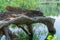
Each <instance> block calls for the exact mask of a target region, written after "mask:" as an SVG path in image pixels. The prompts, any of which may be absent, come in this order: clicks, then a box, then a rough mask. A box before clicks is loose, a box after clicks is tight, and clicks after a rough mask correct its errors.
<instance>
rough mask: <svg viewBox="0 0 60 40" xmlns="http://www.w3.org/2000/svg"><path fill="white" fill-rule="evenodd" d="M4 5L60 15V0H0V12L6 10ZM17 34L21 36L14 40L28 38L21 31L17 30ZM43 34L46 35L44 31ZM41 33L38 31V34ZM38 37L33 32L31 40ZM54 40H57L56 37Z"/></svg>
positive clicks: (35, 39) (36, 39)
mask: <svg viewBox="0 0 60 40" xmlns="http://www.w3.org/2000/svg"><path fill="white" fill-rule="evenodd" d="M6 6H15V7H20V8H24V9H31V10H39V11H42V12H43V13H44V15H45V16H59V15H60V0H0V12H4V11H5V10H6V9H5V8H6ZM15 27H16V26H15ZM45 30H46V29H45ZM18 34H20V36H22V37H21V38H17V39H16V40H28V37H27V36H26V34H25V33H24V32H23V31H21V32H19V33H18ZM43 34H44V35H46V32H45V31H44V32H43ZM43 34H42V32H40V31H39V35H43ZM39 35H38V37H39ZM39 38H41V37H39ZM39 38H37V35H36V34H34V37H33V40H39ZM54 40H58V37H57V38H55V39H54Z"/></svg>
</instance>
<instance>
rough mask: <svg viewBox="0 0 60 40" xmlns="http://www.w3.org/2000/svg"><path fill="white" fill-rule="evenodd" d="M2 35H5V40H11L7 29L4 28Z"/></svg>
mask: <svg viewBox="0 0 60 40" xmlns="http://www.w3.org/2000/svg"><path fill="white" fill-rule="evenodd" d="M4 33H5V36H6V40H11V38H10V36H9V31H8V27H4Z"/></svg>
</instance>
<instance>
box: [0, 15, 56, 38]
mask: <svg viewBox="0 0 60 40" xmlns="http://www.w3.org/2000/svg"><path fill="white" fill-rule="evenodd" d="M54 21H55V20H54V19H53V18H49V17H35V18H30V17H27V16H24V15H21V16H20V17H17V18H15V19H13V20H8V21H4V20H3V21H0V25H1V26H0V29H1V28H2V27H6V26H8V25H10V24H16V25H21V24H26V23H29V24H32V23H43V24H45V25H47V28H48V31H50V32H51V31H52V32H54V31H55V28H54V26H53V25H54ZM30 27H31V26H29V28H30ZM51 28H52V29H51ZM31 30H32V29H31ZM29 32H30V29H29ZM30 33H31V36H32V35H33V33H32V32H30ZM31 36H30V37H31Z"/></svg>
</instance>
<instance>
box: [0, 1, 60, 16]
mask: <svg viewBox="0 0 60 40" xmlns="http://www.w3.org/2000/svg"><path fill="white" fill-rule="evenodd" d="M6 6H15V7H20V8H24V9H32V10H40V11H42V12H43V13H44V15H46V16H48V15H49V16H52V15H53V16H55V15H56V16H58V15H59V14H60V0H0V11H1V12H3V11H4V10H5V7H6Z"/></svg>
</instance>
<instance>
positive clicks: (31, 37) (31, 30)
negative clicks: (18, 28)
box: [26, 23, 33, 40]
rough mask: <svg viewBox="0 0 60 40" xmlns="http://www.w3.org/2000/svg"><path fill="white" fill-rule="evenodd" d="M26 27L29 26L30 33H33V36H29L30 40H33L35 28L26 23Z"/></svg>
mask: <svg viewBox="0 0 60 40" xmlns="http://www.w3.org/2000/svg"><path fill="white" fill-rule="evenodd" d="M26 25H27V26H28V31H29V32H30V33H31V35H30V36H29V40H33V28H32V25H31V24H29V23H26Z"/></svg>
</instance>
